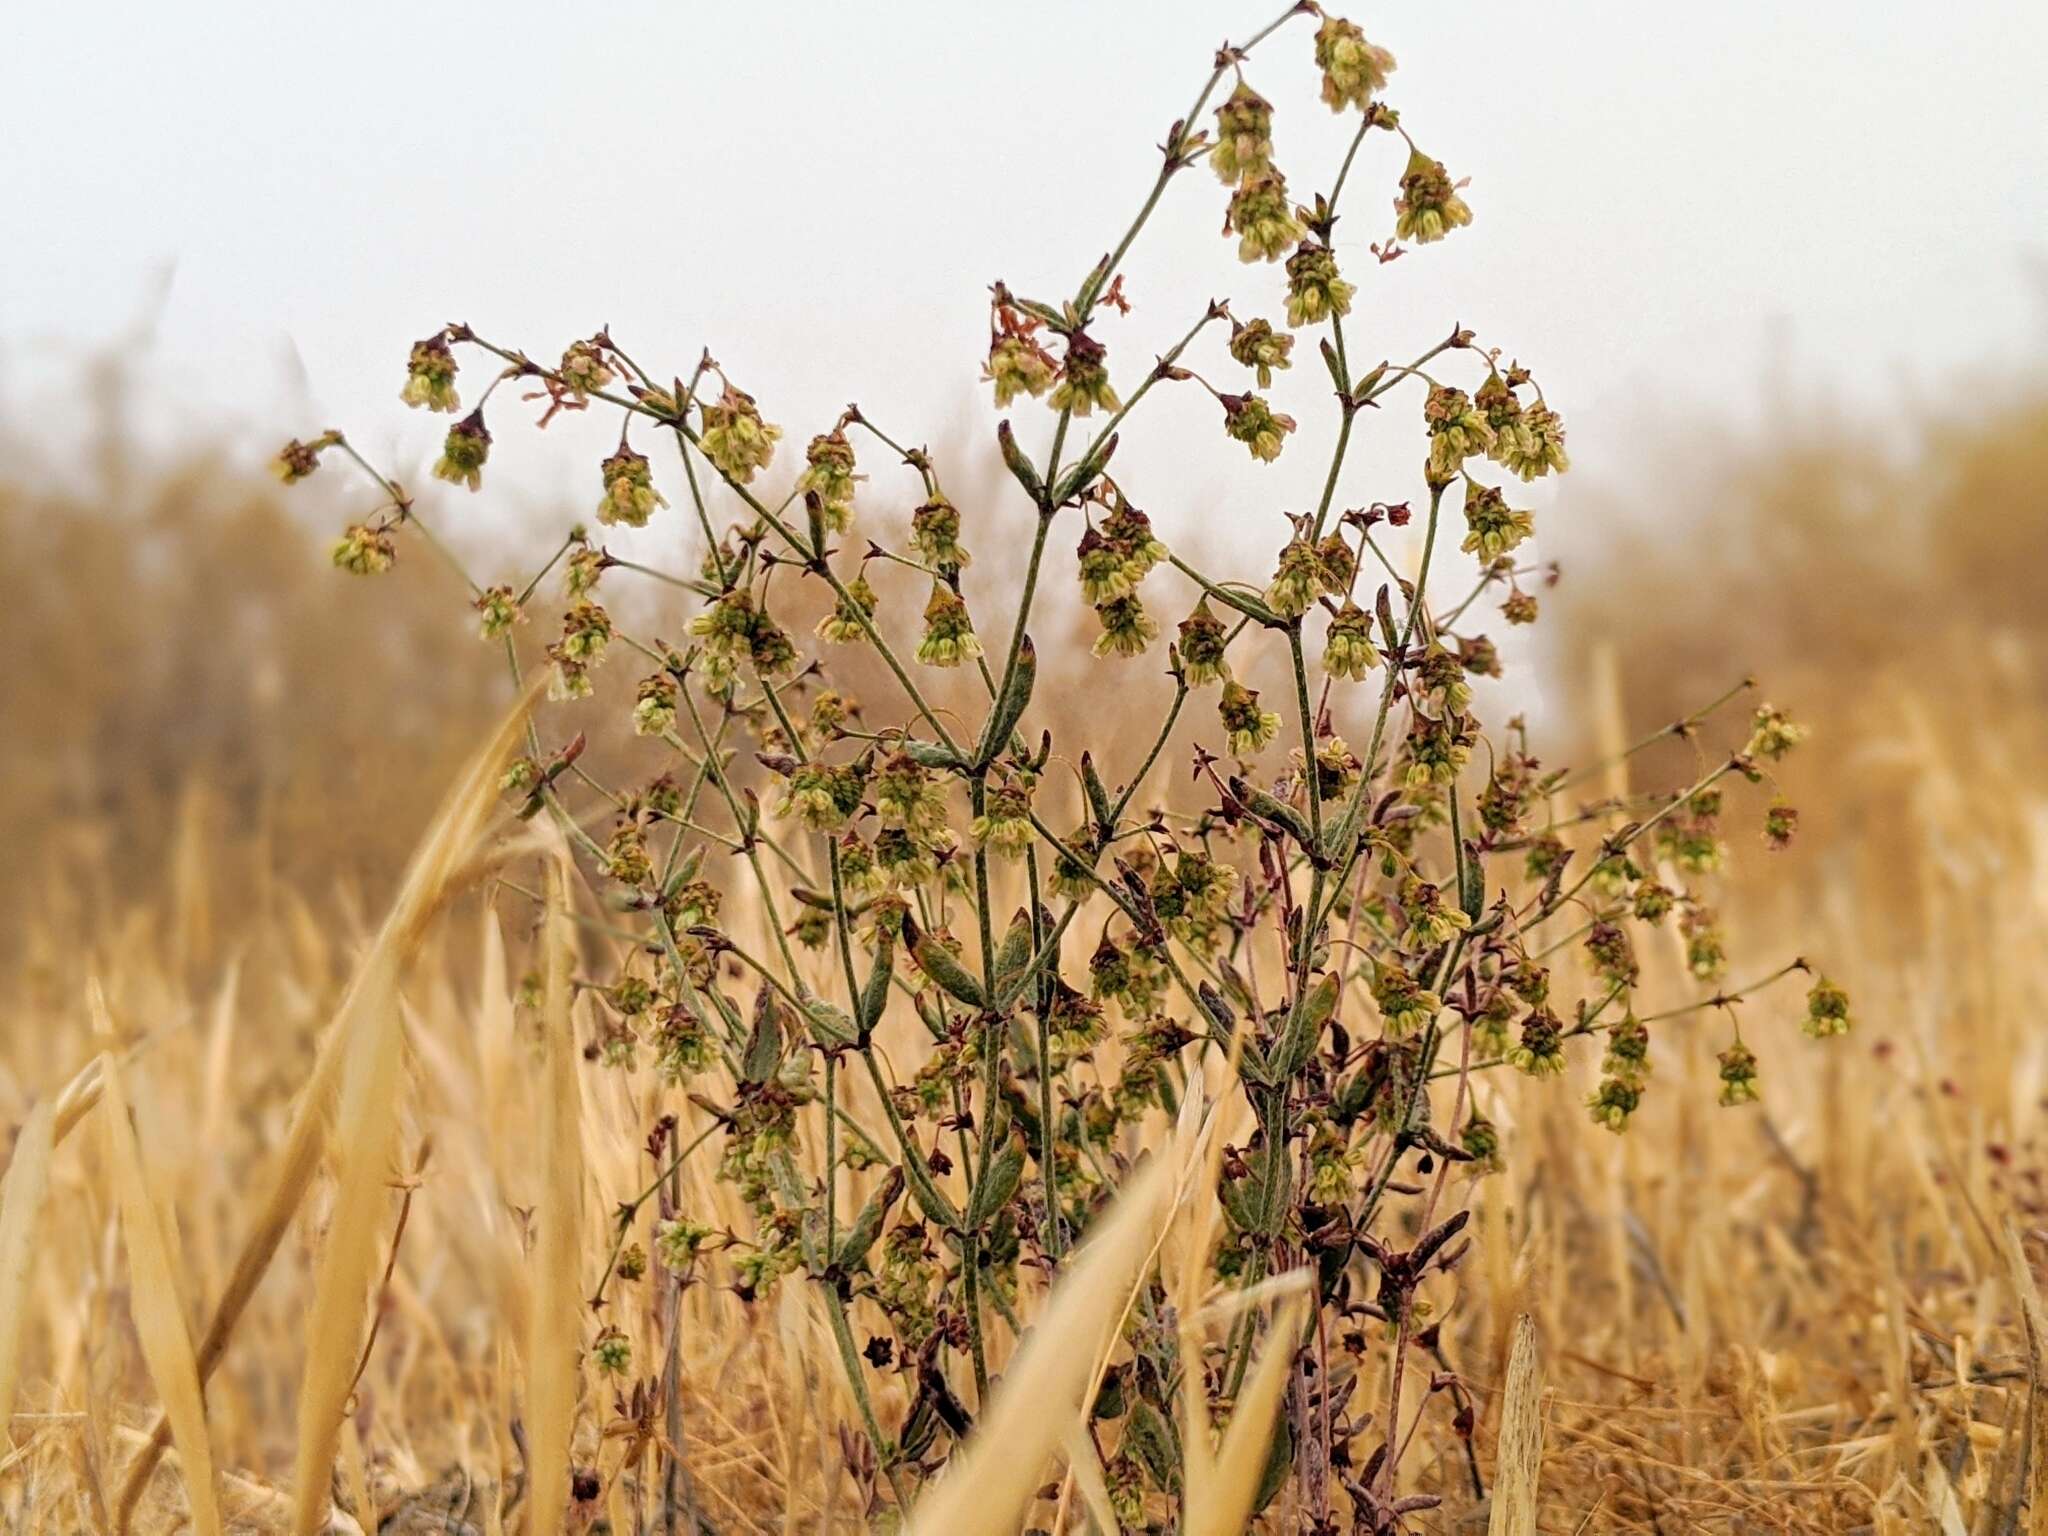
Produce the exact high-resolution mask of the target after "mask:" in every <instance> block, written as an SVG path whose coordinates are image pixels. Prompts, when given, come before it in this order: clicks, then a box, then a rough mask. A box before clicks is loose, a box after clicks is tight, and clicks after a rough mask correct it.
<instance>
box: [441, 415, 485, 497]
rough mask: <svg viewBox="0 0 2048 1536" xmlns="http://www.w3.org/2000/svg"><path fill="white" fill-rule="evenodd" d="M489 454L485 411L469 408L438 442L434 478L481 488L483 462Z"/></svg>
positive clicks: (473, 489)
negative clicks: (439, 449)
mask: <svg viewBox="0 0 2048 1536" xmlns="http://www.w3.org/2000/svg"><path fill="white" fill-rule="evenodd" d="M490 456H491V434H490V431H489V430H488V429H487V428H486V427H485V426H484V413H483V412H482V411H471V412H470V413H469V414H468V415H467V416H465V417H463V418H462V420H460V421H458V422H456V423H455V425H454V426H452V427H450V428H449V429H448V436H447V437H446V438H445V439H444V440H443V441H442V443H441V457H440V458H438V459H436V460H435V461H434V478H435V479H436V480H446V481H447V482H448V483H449V484H450V485H466V486H468V487H469V488H470V489H471V490H472V491H475V490H480V489H482V487H483V483H484V477H483V468H484V462H485V461H486V460H487V459H489V458H490Z"/></svg>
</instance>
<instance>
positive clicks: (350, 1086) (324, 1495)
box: [293, 943, 404, 1536]
mask: <svg viewBox="0 0 2048 1536" xmlns="http://www.w3.org/2000/svg"><path fill="white" fill-rule="evenodd" d="M350 997H351V1000H352V1006H351V1007H350V1008H349V1009H348V1011H347V1012H346V1013H345V1015H344V1017H343V1022H342V1026H341V1027H342V1029H343V1031H344V1032H345V1037H346V1039H347V1051H346V1055H345V1057H344V1059H343V1065H342V1080H341V1107H340V1109H339V1111H338V1112H337V1114H336V1115H335V1124H334V1140H335V1144H336V1146H337V1147H338V1148H339V1150H340V1154H341V1157H340V1169H339V1173H338V1176H337V1180H336V1189H335V1195H334V1208H333V1212H332V1214H331V1215H330V1217H329V1219H328V1223H327V1231H326V1234H325V1236H324V1237H323V1239H322V1241H321V1245H320V1257H319V1261H318V1263H317V1265H316V1266H315V1270H314V1277H313V1304H312V1308H311V1310H310V1311H309V1313H308V1314H307V1319H306V1342H307V1350H306V1369H305V1376H304V1378H303V1385H302V1386H301V1388H300V1391H299V1428H298V1456H297V1461H296V1464H295V1467H294V1472H293V1491H294V1508H295V1511H296V1513H295V1515H294V1518H293V1529H294V1530H295V1531H296V1532H297V1533H298V1536H312V1533H313V1531H315V1530H316V1529H318V1527H319V1525H320V1523H321V1520H322V1519H323V1518H324V1516H325V1515H326V1512H327V1507H328V1502H329V1498H330V1486H329V1485H330V1481H331V1478H332V1474H333V1469H334V1457H335V1452H336V1450H337V1448H338V1443H339V1437H340V1434H341V1421H342V1416H343V1414H344V1412H345V1411H346V1404H347V1401H348V1396H349V1392H350V1390H351V1388H352V1386H353V1384H354V1382H355V1377H356V1361H357V1360H358V1359H359V1358H361V1355H362V1349H363V1337H364V1331H365V1329H366V1328H367V1326H368V1316H369V1306H370V1285H371V1280H372V1278H373V1277H374V1275H375V1274H376V1271H377V1263H378V1258H379V1253H380V1249H381V1247H382V1244H383V1236H384V1233H385V1230H386V1229H387V1227H388V1226H389V1224H390V1223H389V1221H388V1216H389V1212H390V1205H391V1199H390V1183H391V1175H392V1151H393V1147H394V1144H395V1142H396V1139H397V1134H398V1107H399V1096H400V1094H401V1092H402V1091H403V1086H404V1085H403V1071H402V1068H403V1060H402V1058H403V1055H404V1052H403V1048H402V1047H403V1035H402V1031H401V1028H400V1014H399V1007H398V956H397V953H396V951H395V949H394V948H392V947H389V946H386V945H384V944H382V943H380V944H379V945H378V946H377V948H376V951H375V952H374V953H373V954H372V956H371V958H370V963H369V965H368V967H367V968H366V970H365V972H364V973H363V975H362V977H361V979H360V984H359V985H358V986H357V987H356V988H355V989H354V990H353V991H352V992H351V994H350Z"/></svg>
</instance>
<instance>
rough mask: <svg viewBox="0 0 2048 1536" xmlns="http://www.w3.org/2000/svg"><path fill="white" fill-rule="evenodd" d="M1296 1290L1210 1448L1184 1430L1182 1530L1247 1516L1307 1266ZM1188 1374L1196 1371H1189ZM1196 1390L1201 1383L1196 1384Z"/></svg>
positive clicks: (1289, 1361)
mask: <svg viewBox="0 0 2048 1536" xmlns="http://www.w3.org/2000/svg"><path fill="white" fill-rule="evenodd" d="M1295 1273H1296V1275H1297V1277H1298V1280H1297V1288H1296V1291H1295V1294H1293V1295H1291V1296H1289V1297H1288V1298H1287V1300H1286V1301H1284V1302H1282V1303H1281V1305H1280V1309H1279V1311H1278V1312H1277V1313H1275V1315H1274V1317H1273V1327H1272V1330H1271V1331H1270V1332H1269V1333H1268V1334H1267V1335H1266V1342H1265V1345H1264V1347H1263V1348H1262V1349H1261V1350H1260V1351H1259V1358H1258V1362H1257V1363H1256V1364H1255V1365H1254V1366H1253V1367H1252V1370H1251V1374H1250V1375H1249V1376H1247V1377H1246V1378H1245V1384H1244V1389H1243V1390H1242V1391H1240V1392H1239V1393H1238V1394H1237V1404H1236V1406H1235V1407H1234V1408H1233V1409H1232V1410H1231V1414H1230V1427H1229V1428H1227V1429H1226V1430H1224V1431H1223V1443H1222V1444H1221V1445H1219V1446H1218V1447H1217V1448H1216V1450H1215V1452H1214V1453H1213V1454H1212V1453H1211V1452H1210V1450H1209V1448H1208V1437H1207V1435H1206V1434H1203V1435H1200V1436H1197V1435H1194V1434H1191V1433H1186V1432H1185V1431H1184V1432H1183V1436H1182V1452H1181V1454H1182V1461H1183V1464H1184V1476H1185V1479H1186V1487H1187V1500H1186V1511H1187V1536H1239V1533H1240V1532H1242V1531H1243V1530H1244V1529H1245V1528H1246V1525H1247V1523H1248V1522H1249V1521H1250V1520H1251V1517H1252V1500H1254V1499H1255V1498H1257V1497H1258V1493H1259V1480H1260V1477H1261V1476H1262V1475H1263V1474H1264V1472H1265V1470H1266V1456H1267V1452H1268V1451H1269V1450H1270V1449H1271V1448H1272V1443H1273V1421H1274V1418H1275V1416H1276V1415H1277V1414H1278V1412H1279V1408H1280V1396H1281V1394H1282V1393H1283V1392H1285V1391H1286V1390H1287V1377H1288V1373H1289V1371H1290V1370H1292V1368H1293V1365H1294V1346H1295V1344H1296V1342H1297V1341H1298V1340H1299V1339H1300V1337H1301V1327H1302V1319H1303V1317H1304V1316H1305V1315H1306V1313H1307V1310H1308V1300H1307V1297H1306V1295H1305V1294H1304V1293H1305V1292H1306V1290H1307V1285H1308V1278H1309V1275H1308V1271H1306V1270H1298V1271H1296V1272H1295ZM1189 1374H1190V1375H1191V1376H1192V1375H1194V1374H1196V1373H1195V1372H1192V1371H1191V1372H1189ZM1195 1390H1196V1392H1197V1393H1199V1391H1200V1388H1199V1387H1197V1388H1196V1389H1195Z"/></svg>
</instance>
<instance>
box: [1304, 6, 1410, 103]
mask: <svg viewBox="0 0 2048 1536" xmlns="http://www.w3.org/2000/svg"><path fill="white" fill-rule="evenodd" d="M1316 67H1317V68H1318V69H1320V70H1321V71H1322V72H1323V100H1324V101H1326V102H1328V103H1329V106H1330V110H1331V111H1332V112H1341V111H1343V110H1344V109H1345V108H1346V107H1358V108H1360V109H1361V110H1363V109H1364V108H1365V107H1367V106H1368V105H1370V104H1371V102H1372V97H1373V92H1375V91H1383V90H1385V89H1386V88H1387V76H1388V75H1390V74H1392V73H1393V71H1394V56H1393V55H1392V54H1391V53H1389V52H1387V50H1386V49H1384V48H1379V47H1375V46H1374V45H1373V44H1371V43H1369V42H1367V41H1366V40H1365V34H1364V33H1363V32H1361V31H1360V30H1359V29H1358V24H1357V23H1356V22H1350V21H1345V20H1343V19H1342V18H1341V17H1337V16H1325V17H1324V18H1323V24H1322V25H1321V26H1320V27H1318V28H1316Z"/></svg>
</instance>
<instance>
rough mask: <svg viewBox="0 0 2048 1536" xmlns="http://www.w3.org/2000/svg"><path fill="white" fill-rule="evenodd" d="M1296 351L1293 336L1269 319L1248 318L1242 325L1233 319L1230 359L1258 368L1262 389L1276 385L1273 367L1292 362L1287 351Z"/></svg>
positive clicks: (1257, 373) (1274, 368) (1257, 372)
mask: <svg viewBox="0 0 2048 1536" xmlns="http://www.w3.org/2000/svg"><path fill="white" fill-rule="evenodd" d="M1293 351H1294V338H1293V337H1292V336H1290V335H1288V334H1287V333H1286V332H1285V331H1276V330H1274V329H1273V326H1272V322H1270V321H1267V320H1247V321H1246V322H1245V323H1244V324H1242V325H1239V324H1238V323H1237V322H1235V321H1232V322H1231V328H1230V356H1231V359H1232V361H1234V362H1237V363H1239V364H1241V365H1243V366H1244V367H1246V368H1251V369H1254V370H1256V375H1255V376H1256V377H1257V379H1258V381H1259V388H1261V389H1271V388H1272V387H1273V374H1274V371H1275V370H1276V369H1282V368H1286V367H1288V366H1290V364H1289V360H1288V355H1289V354H1290V353H1291V352H1293Z"/></svg>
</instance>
